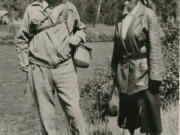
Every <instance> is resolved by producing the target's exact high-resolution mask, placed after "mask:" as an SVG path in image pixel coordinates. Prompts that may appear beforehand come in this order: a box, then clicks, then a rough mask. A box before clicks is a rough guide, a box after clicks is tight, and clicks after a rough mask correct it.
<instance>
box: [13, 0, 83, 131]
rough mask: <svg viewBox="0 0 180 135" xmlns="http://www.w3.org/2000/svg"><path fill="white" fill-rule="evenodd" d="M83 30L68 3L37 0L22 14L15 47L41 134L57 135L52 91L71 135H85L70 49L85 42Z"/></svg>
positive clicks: (74, 8)
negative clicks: (36, 113)
mask: <svg viewBox="0 0 180 135" xmlns="http://www.w3.org/2000/svg"><path fill="white" fill-rule="evenodd" d="M84 29H85V25H83V23H81V21H80V17H79V14H78V12H77V9H76V7H75V6H74V5H73V4H72V3H70V2H62V1H60V0H46V1H45V0H39V1H35V2H34V3H32V4H30V5H29V6H28V7H27V9H26V11H25V14H24V18H23V23H22V25H21V28H20V31H19V34H18V36H17V45H16V47H17V51H18V58H19V60H20V66H21V68H22V70H23V71H24V72H27V73H28V78H31V79H29V81H30V84H31V85H30V86H31V88H32V89H33V93H34V97H35V101H36V103H37V107H38V111H39V114H40V119H41V123H42V129H43V135H57V133H56V130H55V104H54V99H53V95H54V91H55V90H56V92H57V95H58V98H59V101H60V104H61V106H62V108H63V110H64V112H65V114H66V116H67V119H68V121H69V124H70V126H71V132H72V134H78V135H86V133H85V122H84V120H83V116H82V112H81V110H80V107H79V88H78V79H77V73H76V70H75V67H74V65H73V61H72V58H71V50H72V49H71V48H72V47H74V46H77V45H78V44H79V43H80V42H85V37H86V35H85V32H84Z"/></svg>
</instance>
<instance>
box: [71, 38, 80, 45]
mask: <svg viewBox="0 0 180 135" xmlns="http://www.w3.org/2000/svg"><path fill="white" fill-rule="evenodd" d="M80 42H81V38H80V37H78V36H71V37H70V39H69V43H70V44H71V45H73V46H78V45H79V43H80Z"/></svg>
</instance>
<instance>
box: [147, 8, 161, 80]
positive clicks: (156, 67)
mask: <svg viewBox="0 0 180 135" xmlns="http://www.w3.org/2000/svg"><path fill="white" fill-rule="evenodd" d="M148 27H149V70H150V79H151V80H155V81H162V77H163V72H164V64H163V54H162V42H161V36H160V24H159V21H158V17H157V16H156V14H155V13H154V12H153V11H152V10H150V12H148Z"/></svg>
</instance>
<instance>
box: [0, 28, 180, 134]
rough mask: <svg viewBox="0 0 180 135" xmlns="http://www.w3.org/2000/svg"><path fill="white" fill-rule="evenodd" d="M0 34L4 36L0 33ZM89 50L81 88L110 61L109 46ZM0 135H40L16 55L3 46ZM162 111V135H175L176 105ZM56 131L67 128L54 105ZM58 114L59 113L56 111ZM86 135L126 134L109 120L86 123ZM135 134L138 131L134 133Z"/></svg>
mask: <svg viewBox="0 0 180 135" xmlns="http://www.w3.org/2000/svg"><path fill="white" fill-rule="evenodd" d="M6 29H7V28H5V27H0V39H2V38H1V37H3V40H5V39H6V37H7V36H8V33H7V30H6ZM88 29H91V31H94V32H95V29H99V30H98V31H100V32H104V31H108V32H110V33H111V32H112V27H111V26H109V27H106V26H104V25H100V26H97V27H95V28H93V27H92V28H88ZM3 31H4V32H3ZM87 45H88V46H90V47H91V48H92V49H93V52H92V56H93V59H92V62H91V66H90V68H88V69H78V75H79V86H80V88H82V87H83V86H84V84H86V83H87V81H88V80H89V79H93V73H94V70H95V69H96V67H98V66H101V65H103V63H104V62H105V61H106V59H111V55H112V48H113V46H112V45H113V43H112V42H101V43H100V42H96V43H88V44H87ZM0 61H1V64H0V135H30V134H31V135H40V123H39V118H38V113H37V111H36V110H35V109H34V108H32V107H29V106H27V102H26V101H27V99H26V96H24V95H23V91H24V87H25V75H24V74H23V73H22V72H21V71H20V70H19V66H18V61H17V58H16V51H15V47H14V46H4V45H3V44H2V43H0ZM86 100H87V99H86V97H81V101H80V104H81V108H82V111H83V114H84V116H85V118H87V117H88V116H87V115H88V113H86V111H87V110H86V109H88V107H89V105H90V104H87V102H84V101H86ZM166 106H167V107H166V109H164V110H162V123H163V134H162V135H178V124H179V123H178V105H177V104H172V105H170V104H169V105H168V104H167V105H166ZM56 109H57V110H58V111H57V121H56V123H57V124H56V125H57V130H58V133H60V134H61V135H68V133H67V125H66V124H65V125H64V123H65V122H64V121H65V117H64V114H63V112H62V110H61V108H60V107H59V106H58V105H57V107H56ZM59 110H60V111H59ZM87 132H88V135H122V134H123V132H125V135H128V132H127V131H126V130H125V131H123V130H122V129H119V128H118V126H117V122H116V118H110V120H109V122H107V123H102V122H100V121H99V122H96V123H94V124H89V122H88V120H87ZM137 134H138V131H137Z"/></svg>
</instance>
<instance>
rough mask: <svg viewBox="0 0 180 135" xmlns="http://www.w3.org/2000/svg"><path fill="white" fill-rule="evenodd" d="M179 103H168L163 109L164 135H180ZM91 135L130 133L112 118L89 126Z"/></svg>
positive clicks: (126, 134) (125, 134) (137, 131)
mask: <svg viewBox="0 0 180 135" xmlns="http://www.w3.org/2000/svg"><path fill="white" fill-rule="evenodd" d="M178 110H179V108H178V104H171V105H168V107H167V109H166V110H162V112H161V113H162V124H163V133H162V135H178V134H179V132H178V128H179V126H178V122H179V121H178V114H179V111H178ZM88 132H89V135H123V132H124V135H129V133H128V131H127V130H124V131H123V130H122V129H120V128H119V127H118V126H117V119H116V118H110V120H109V122H108V123H101V122H99V123H96V124H94V125H90V126H89V128H88ZM139 134H140V133H139V130H138V129H137V130H136V135H139Z"/></svg>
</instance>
